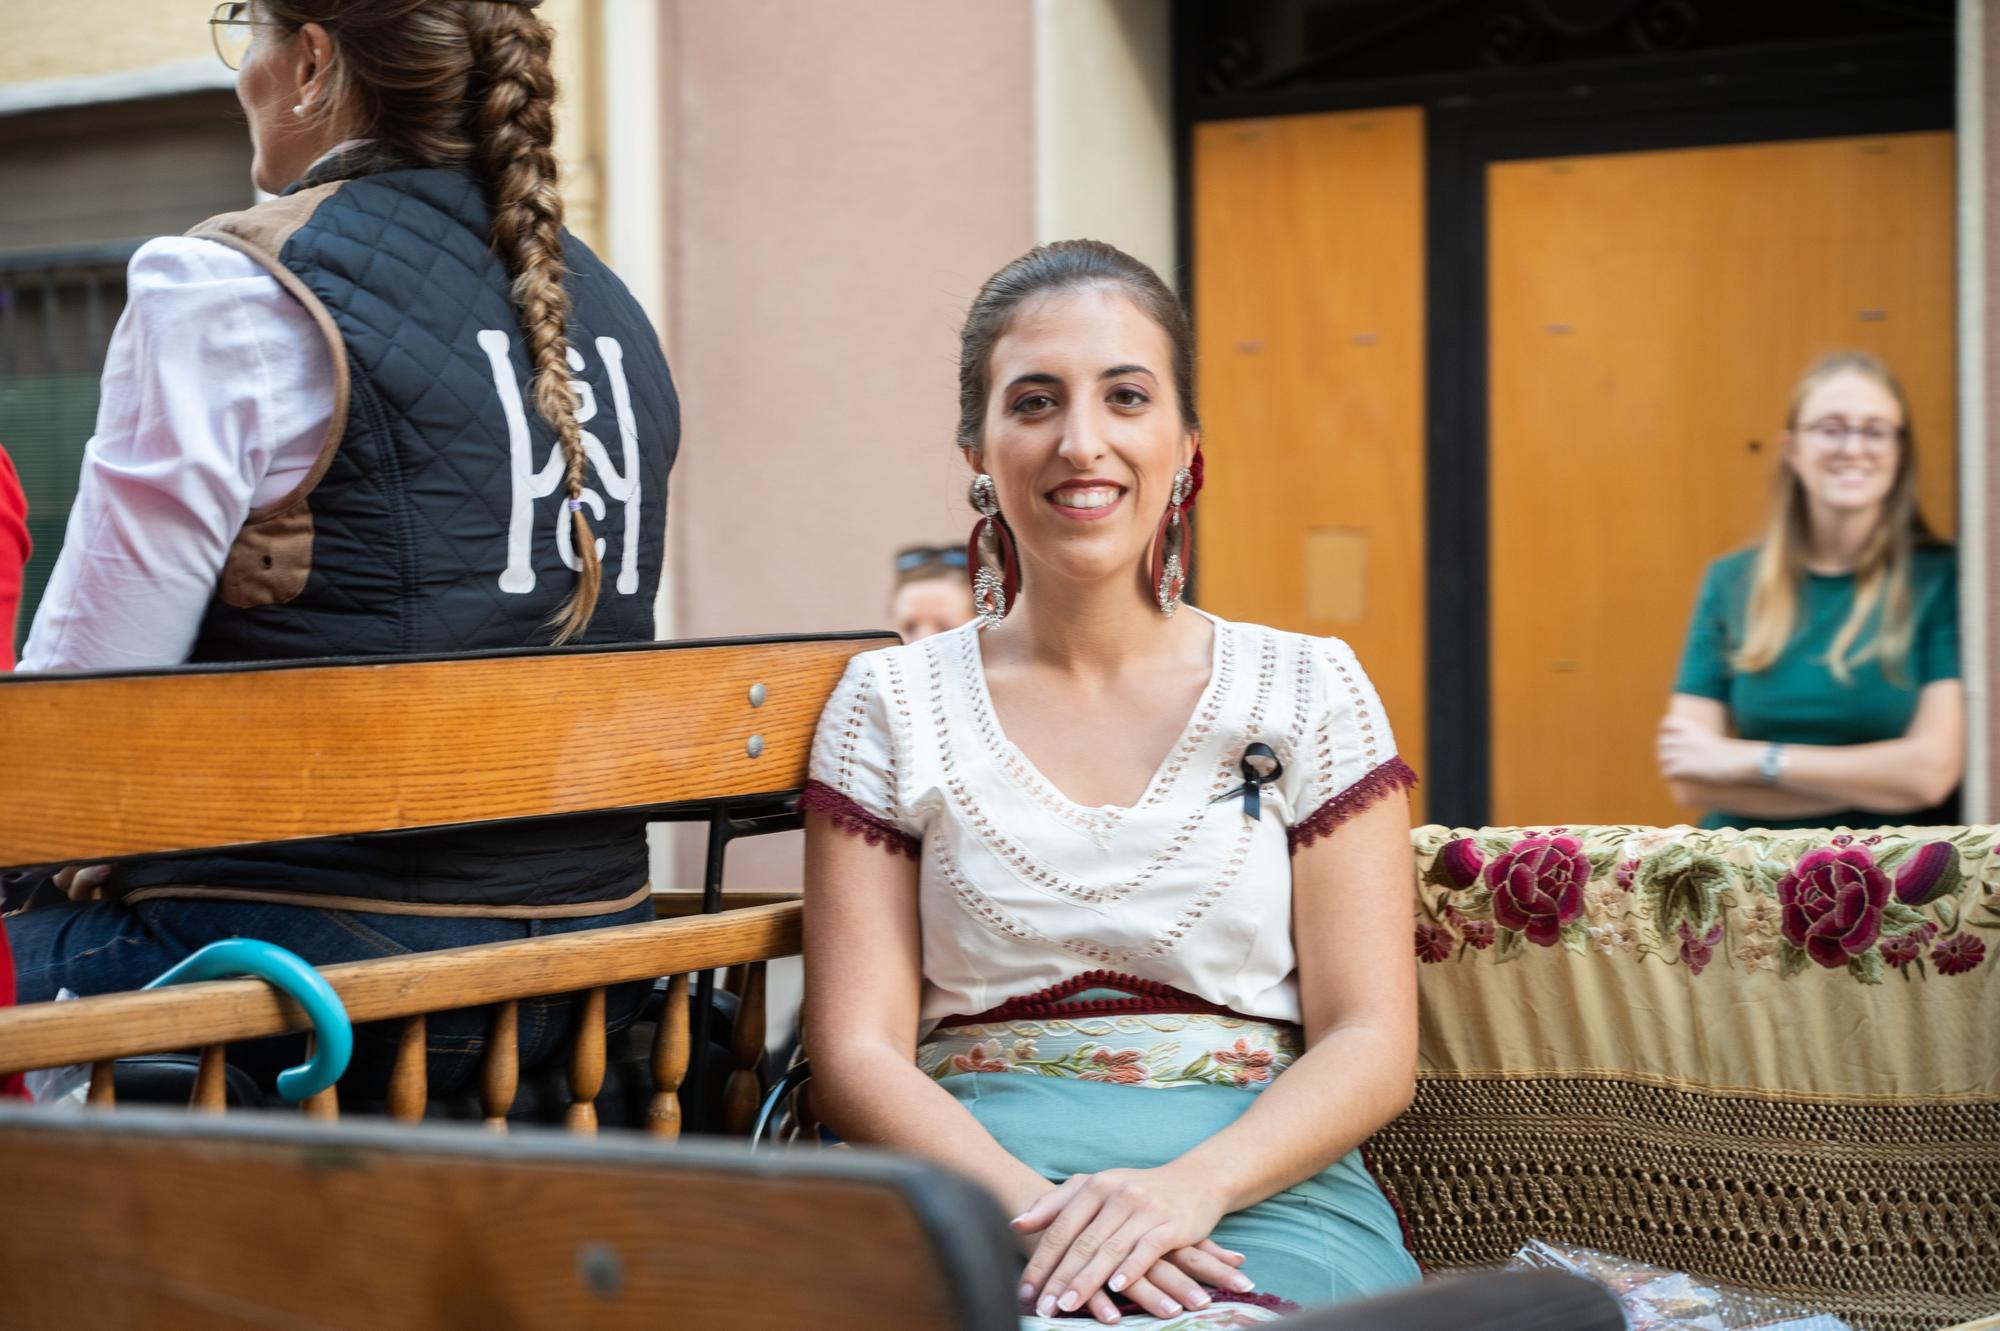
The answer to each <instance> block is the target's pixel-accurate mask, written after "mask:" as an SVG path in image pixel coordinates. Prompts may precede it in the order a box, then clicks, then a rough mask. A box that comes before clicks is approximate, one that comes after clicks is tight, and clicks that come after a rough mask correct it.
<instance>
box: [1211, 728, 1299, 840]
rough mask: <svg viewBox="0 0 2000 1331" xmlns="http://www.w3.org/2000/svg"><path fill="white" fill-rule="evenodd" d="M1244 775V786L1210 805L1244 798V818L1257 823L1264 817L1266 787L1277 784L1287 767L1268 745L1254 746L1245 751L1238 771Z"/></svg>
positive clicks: (1214, 800) (1225, 793)
mask: <svg viewBox="0 0 2000 1331" xmlns="http://www.w3.org/2000/svg"><path fill="white" fill-rule="evenodd" d="M1237 770H1239V771H1241V772H1242V773H1243V784H1242V785H1240V786H1238V787H1236V789H1234V790H1225V791H1224V792H1222V794H1220V795H1217V796H1216V797H1215V798H1214V799H1212V800H1210V801H1209V803H1210V804H1220V803H1222V801H1224V800H1227V799H1235V798H1236V797H1237V796H1238V795H1241V796H1242V797H1243V816H1244V817H1245V818H1247V819H1249V820H1250V821H1251V822H1253V823H1254V822H1256V821H1257V820H1258V819H1260V818H1262V817H1263V816H1264V796H1263V789H1264V787H1265V786H1268V785H1272V784H1275V783H1276V781H1277V779H1278V778H1279V777H1281V776H1283V775H1284V774H1285V765H1284V764H1283V763H1281V762H1279V761H1278V755H1277V754H1275V753H1273V752H1272V751H1271V746H1270V745H1268V744H1261V743H1260V744H1252V745H1250V746H1249V747H1248V748H1246V749H1244V750H1243V761H1242V763H1240V764H1239V765H1238V769H1237Z"/></svg>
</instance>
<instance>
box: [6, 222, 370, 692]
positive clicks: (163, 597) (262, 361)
mask: <svg viewBox="0 0 2000 1331" xmlns="http://www.w3.org/2000/svg"><path fill="white" fill-rule="evenodd" d="M333 395H334V369H333V360H332V352H331V350H330V349H329V347H328V346H327V342H326V338H325V336H324V334H322V333H321V331H320V329H319V326H318V325H317V324H316V323H315V322H314V321H313V318H312V315H311V314H309V313H308V312H307V310H306V308H305V306H303V305H302V304H300V303H299V301H298V300H297V298H295V297H294V296H292V294H291V293H290V292H288V291H286V290H285V289H284V288H283V287H282V286H280V285H279V283H278V280H277V279H276V278H275V277H273V276H271V274H270V273H269V272H267V271H266V270H265V269H264V268H263V267H262V266H261V265H259V264H258V263H257V262H256V261H255V260H253V259H251V258H250V257H249V256H247V255H244V254H241V253H238V252H237V251H235V250H233V249H230V248H229V247H228V246H226V245H221V244H218V243H216V242H215V241H211V240H197V239H193V238H190V237H183V236H176V237H170V238H166V239H162V240H154V241H149V242H147V243H146V244H145V245H144V246H142V247H141V248H140V250H139V252H138V253H137V254H135V255H133V256H132V263H131V266H130V268H129V269H128V270H127V273H126V303H125V312H124V314H122V315H121V316H120V317H119V320H118V327H117V329H116V330H115V331H114V332H113V333H112V336H111V346H110V349H109V350H108V351H107V353H106V355H105V364H104V378H103V386H102V395H101V397H100V399H99V404H98V410H97V430H96V433H95V434H94V435H93V436H92V437H91V440H90V443H89V445H88V446H87V447H86V448H85V450H84V460H83V474H82V477H81V480H80V481H79V483H78V486H77V494H76V503H75V504H74V505H73V506H72V507H71V509H70V514H69V525H68V528H67V530H66V531H65V532H64V534H63V545H62V554H61V555H60V556H59V557H58V558H57V560H56V566H55V569H54V571H53V573H52V574H51V575H50V578H49V584H48V588H47V590H46V591H45V592H44V593H43V596H42V600H41V604H40V607H39V608H38V609H37V611H36V614H35V622H34V627H33V628H32V630H30V632H29V635H28V643H27V646H26V647H25V648H24V649H23V651H22V654H21V665H20V668H21V669H22V670H23V671H35V670H111V669H148V668H152V667H156V666H164V665H177V664H179V663H181V662H182V661H185V660H186V659H187V655H188V652H189V650H190V649H191V648H192V647H193V644H194V640H195V634H196V632H197V631H198V629H199V628H200V625H201V619H202V615H203V613H204V612H205V611H206V610H207V608H208V604H209V601H210V599H211V597H212V596H213V595H214V593H215V587H216V583H217V581H218V580H219V579H220V577H221V574H222V565H223V560H224V558H225V557H226V556H227V554H228V552H229V547H230V545H231V544H232V543H233V542H234V541H235V539H236V534H237V532H238V531H239V530H241V528H242V526H243V521H244V519H245V518H246V517H247V516H248V515H249V512H250V510H251V509H252V508H253V507H255V506H257V505H259V504H267V503H270V502H271V501H273V500H276V499H280V498H283V497H284V496H285V495H287V494H289V493H291V491H292V490H294V489H295V488H297V486H298V485H299V483H300V482H301V481H303V480H304V479H305V476H306V474H307V473H308V472H309V471H311V469H312V467H313V464H314V462H315V461H316V460H317V458H318V455H319V451H320V447H321V445H322V444H323V443H324V442H325V437H326V430H327V426H328V424H329V422H330V421H331V419H332V416H333Z"/></svg>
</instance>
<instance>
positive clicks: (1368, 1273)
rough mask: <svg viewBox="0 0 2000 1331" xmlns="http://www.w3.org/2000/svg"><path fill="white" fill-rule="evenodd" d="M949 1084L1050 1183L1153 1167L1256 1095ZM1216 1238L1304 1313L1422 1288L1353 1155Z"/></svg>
mask: <svg viewBox="0 0 2000 1331" xmlns="http://www.w3.org/2000/svg"><path fill="white" fill-rule="evenodd" d="M938 1084H939V1085H940V1086H942V1087H944V1088H945V1089H946V1090H947V1091H949V1092H951V1094H952V1096H953V1098H955V1099H957V1100H958V1101H959V1103H961V1104H963V1105H964V1106H965V1107H966V1108H967V1109H968V1110H970V1111H971V1112H972V1116H973V1117H974V1118H976V1119H978V1120H979V1122H980V1124H981V1125H982V1126H983V1127H985V1129H986V1130H987V1131H988V1132H989V1133H991V1134H992V1135H993V1138H994V1140H996V1141H998V1142H999V1143H1000V1145H1001V1146H1003V1147H1005V1148H1006V1150H1007V1151H1008V1153H1009V1154H1011V1155H1013V1156H1014V1157H1015V1158H1016V1159H1018V1160H1021V1161H1023V1162H1025V1163H1026V1164H1027V1165H1028V1166H1029V1167H1030V1168H1032V1169H1034V1170H1036V1171H1037V1172H1038V1173H1040V1174H1041V1175H1042V1176H1043V1177H1044V1178H1046V1179H1048V1180H1050V1181H1051V1182H1061V1181H1062V1180H1063V1179H1066V1178H1068V1177H1069V1176H1070V1175H1072V1174H1086V1173H1089V1174H1094V1173H1097V1172H1099V1171H1100V1170H1106V1169H1150V1168H1153V1167H1155V1166H1158V1165H1163V1164H1165V1163H1167V1162H1168V1161H1170V1160H1173V1159H1175V1158H1176V1157H1178V1156H1181V1155H1184V1154H1186V1153H1187V1152H1188V1151H1189V1150H1191V1149H1192V1148H1194V1147H1195V1146H1197V1145H1199V1144H1200V1143H1201V1142H1203V1141H1205V1140H1206V1139H1208V1138H1209V1137H1212V1136H1214V1135H1215V1134H1216V1133H1217V1132H1220V1131H1221V1130H1222V1129H1223V1128H1226V1127H1228V1126H1229V1125H1230V1124H1231V1123H1233V1122H1235V1121H1236V1118H1237V1116H1238V1115H1240V1114H1241V1113H1242V1112H1243V1111H1244V1110H1245V1109H1248V1108H1249V1107H1250V1104H1251V1102H1252V1101H1253V1100H1255V1099H1256V1097H1257V1094H1258V1091H1257V1089H1256V1088H1254V1087H1245V1086H1228V1085H1175V1086H1132V1085H1119V1084H1117V1083H1115V1082H1109V1081H1092V1080H1083V1079H1078V1078H1071V1077H1049V1076H1034V1075H1029V1074H1025V1073H1022V1072H1013V1071H1009V1072H964V1073H958V1074H955V1075H949V1076H943V1077H940V1078H938ZM1215 1241H1216V1242H1217V1243H1219V1244H1221V1245H1222V1246H1223V1247H1225V1248H1230V1249H1233V1250H1235V1251H1237V1252H1240V1253H1242V1254H1244V1257H1245V1261H1244V1263H1243V1272H1244V1274H1245V1275H1248V1276H1249V1277H1250V1278H1251V1279H1252V1280H1254V1281H1256V1282H1257V1289H1258V1292H1259V1293H1264V1294H1275V1295H1277V1296H1278V1297H1279V1298H1282V1299H1287V1300H1289V1301H1291V1302H1293V1303H1296V1304H1299V1305H1301V1306H1305V1307H1310V1306H1312V1305H1314V1304H1326V1303H1338V1302H1341V1301H1342V1300H1345V1299H1353V1298H1359V1297H1361V1296H1363V1295H1368V1294H1376V1293H1380V1292H1382V1291H1384V1290H1390V1289H1395V1288H1397V1287H1399V1286H1403V1285H1410V1284H1415V1283H1416V1282H1417V1281H1418V1280H1419V1279H1420V1278H1421V1276H1420V1273H1419V1271H1418V1269H1417V1264H1416V1262H1415V1261H1414V1260H1412V1259H1411V1257H1410V1254H1409V1251H1408V1249H1407V1248H1405V1247H1404V1245H1403V1230H1402V1224H1401V1222H1400V1221H1399V1220H1398V1218H1397V1216H1396V1212H1395V1209H1394V1208H1393V1207H1392V1206H1390V1204H1389V1200H1388V1199H1387V1198H1386V1197H1384V1196H1383V1195H1382V1190H1381V1189H1380V1188H1379V1187H1377V1186H1376V1184H1375V1180H1374V1179H1373V1178H1372V1177H1370V1176H1369V1173H1368V1170H1367V1168H1366V1166H1364V1165H1363V1164H1362V1162H1361V1153H1360V1152H1359V1151H1350V1152H1348V1153H1347V1154H1346V1155H1344V1156H1342V1157H1341V1158H1340V1159H1339V1160H1336V1161H1334V1163H1333V1164H1331V1165H1329V1166H1328V1167H1327V1168H1326V1169H1324V1170H1322V1171H1321V1172H1320V1173H1318V1174H1316V1175H1315V1176H1313V1177H1312V1178H1309V1179H1307V1180H1306V1181H1305V1182H1303V1183H1300V1184H1298V1185H1296V1186H1294V1187H1291V1188H1287V1189H1286V1190H1285V1191H1283V1192H1281V1193H1279V1194H1277V1195H1276V1196H1275V1197H1270V1198H1267V1199H1266V1200H1264V1201H1261V1202H1259V1203H1257V1204H1256V1205H1255V1206H1252V1207H1249V1208H1247V1209H1245V1210H1241V1211H1237V1212H1235V1213H1233V1214H1231V1215H1227V1216H1224V1217H1223V1220H1222V1223H1221V1224H1220V1225H1218V1226H1216V1230H1215Z"/></svg>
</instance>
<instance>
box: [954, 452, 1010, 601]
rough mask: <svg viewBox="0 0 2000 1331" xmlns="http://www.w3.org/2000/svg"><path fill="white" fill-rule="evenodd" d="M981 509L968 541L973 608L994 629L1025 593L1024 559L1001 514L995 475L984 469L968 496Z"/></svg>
mask: <svg viewBox="0 0 2000 1331" xmlns="http://www.w3.org/2000/svg"><path fill="white" fill-rule="evenodd" d="M966 497H967V498H968V499H969V500H970V501H971V503H972V506H973V507H974V508H975V509H978V510H979V521H977V522H975V523H973V524H972V536H971V537H970V539H968V540H967V541H966V543H965V571H966V574H967V576H969V577H970V578H971V579H972V608H973V609H974V610H976V611H977V612H978V613H979V627H981V628H983V629H990V628H993V627H995V626H996V625H998V624H999V623H1000V621H1001V620H1003V619H1005V618H1007V612H1008V611H1009V610H1012V609H1013V608H1014V600H1015V598H1016V597H1018V596H1019V595H1020V594H1021V562H1020V560H1019V559H1017V558H1016V557H1015V554H1014V533H1013V531H1012V530H1011V529H1010V528H1009V527H1008V526H1007V519H1005V518H1003V517H1001V516H1000V493H999V491H998V490H996V489H995V488H994V486H993V478H992V477H991V476H988V475H987V474H986V473H985V472H983V471H982V472H980V473H979V474H978V475H977V476H975V477H973V478H972V489H971V491H970V492H969V493H968V494H967V496H966Z"/></svg>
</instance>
